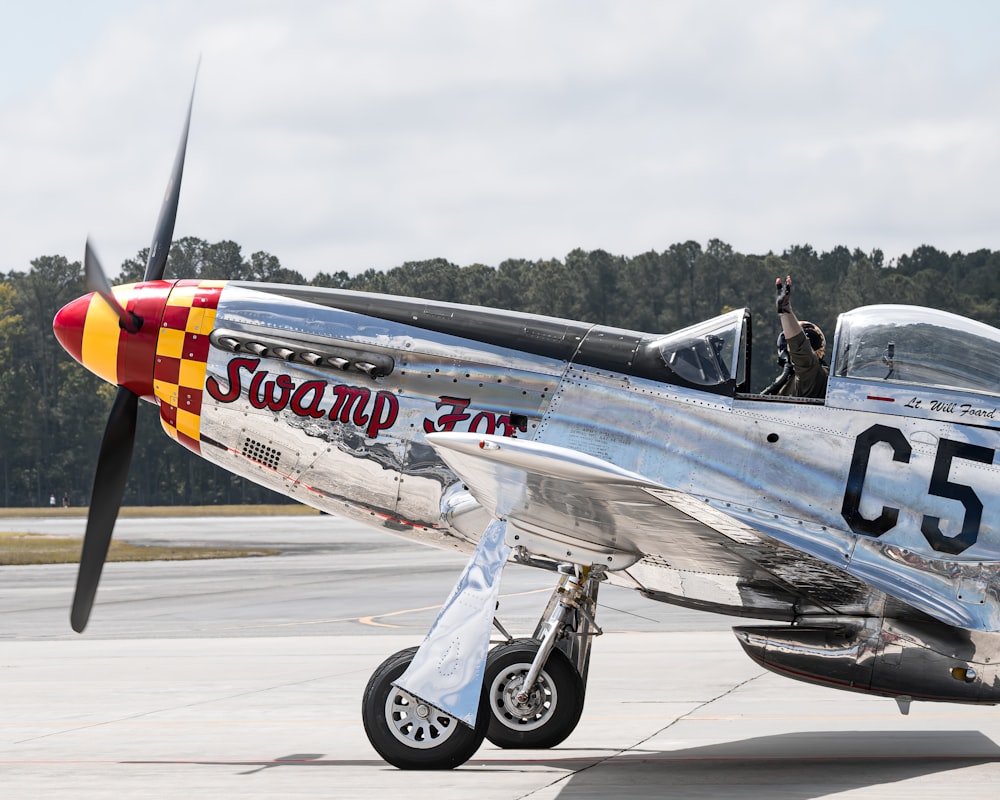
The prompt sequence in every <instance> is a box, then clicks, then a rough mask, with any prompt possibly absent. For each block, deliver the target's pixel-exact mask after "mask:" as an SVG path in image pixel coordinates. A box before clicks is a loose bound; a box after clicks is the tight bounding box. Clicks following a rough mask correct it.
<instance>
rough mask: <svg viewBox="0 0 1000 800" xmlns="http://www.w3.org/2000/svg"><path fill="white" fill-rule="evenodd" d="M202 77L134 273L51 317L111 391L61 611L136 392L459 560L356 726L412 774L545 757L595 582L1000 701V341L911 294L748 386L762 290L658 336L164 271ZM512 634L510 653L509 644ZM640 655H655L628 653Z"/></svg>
mask: <svg viewBox="0 0 1000 800" xmlns="http://www.w3.org/2000/svg"><path fill="white" fill-rule="evenodd" d="M193 99H194V94H193V92H192V97H191V101H190V102H189V104H188V109H187V118H186V120H185V123H184V127H183V133H182V137H181V143H180V146H179V148H178V151H177V156H176V159H175V162H174V166H173V170H172V172H171V176H170V181H169V184H168V191H167V194H166V197H165V199H164V201H163V205H162V208H161V210H160V215H159V219H158V221H157V224H156V227H155V231H154V238H153V243H152V247H151V248H150V255H149V261H148V263H147V266H146V271H145V275H144V277H143V280H142V281H140V282H138V283H135V284H130V285H123V286H116V287H111V285H110V283H109V282H108V280H107V278H106V277H105V275H104V272H103V270H102V268H101V266H100V262H99V260H98V258H97V256H96V254H95V252H94V249H93V248H92V247H91V245H90V242H89V240H88V243H87V247H86V251H85V259H84V270H85V277H86V283H87V287H88V289H89V290H90V292H89V293H88V294H86V295H84V296H82V297H80V298H78V299H77V300H74V301H72V302H71V303H69V304H68V305H66V306H65V307H64V308H63V309H62V310H60V311H59V312H58V314H57V315H56V317H55V319H54V322H53V328H54V331H55V334H56V336H57V337H58V339H59V341H60V342H61V344H62V346H63V347H64V348H65V349H66V350H67V351H68V353H69V354H70V355H72V356H73V357H74V358H75V359H76V360H77V361H78V362H80V363H81V364H82V365H83V366H84V367H86V368H87V369H89V370H91V371H92V372H94V373H95V374H97V375H98V376H100V377H101V378H102V379H104V380H106V381H107V382H109V383H110V384H112V385H115V386H116V387H117V394H116V396H115V400H114V404H113V407H112V409H111V412H110V416H109V420H108V424H107V429H106V431H105V434H104V439H103V441H102V444H101V448H100V453H99V455H98V459H97V467H96V473H95V479H94V488H93V493H92V498H91V503H90V511H89V517H88V520H87V529H86V534H85V538H84V546H83V551H82V554H81V562H80V568H79V574H78V578H77V587H76V594H75V596H74V600H73V609H72V613H71V620H72V625H73V628H74V629H75V630H76V631H78V632H82V631H83V630H84V628H85V626H86V624H87V621H88V618H89V615H90V612H91V608H92V606H93V603H94V599H95V595H96V591H97V585H98V581H99V579H100V574H101V570H102V566H103V563H104V560H105V557H106V554H107V548H108V545H109V543H110V539H111V536H112V532H113V528H114V524H115V520H116V518H117V514H118V509H119V507H120V505H121V501H122V496H123V493H124V488H125V484H126V480H127V476H128V469H129V461H130V458H131V452H132V446H133V440H134V435H135V425H136V412H137V406H138V401H139V400H140V399H142V400H145V401H147V402H151V403H154V404H155V405H156V406H158V408H159V412H160V420H161V423H162V426H163V429H164V431H165V432H166V433H167V434H168V435H169V436H170V437H171V438H173V439H174V440H175V441H176V442H177V443H178V444H180V445H181V446H183V447H186V448H187V449H189V450H191V451H193V452H195V453H197V454H199V455H200V456H201V457H202V458H205V459H207V460H208V461H210V462H212V463H214V464H217V465H219V466H221V467H223V468H224V469H227V470H229V471H230V472H232V473H235V474H237V475H241V476H244V477H246V478H248V479H250V480H252V481H255V482H257V483H259V484H262V485H264V486H267V487H269V488H271V489H273V490H275V491H277V492H281V493H283V494H284V495H286V496H288V497H291V498H293V499H295V500H297V501H299V502H301V503H304V504H306V505H308V506H311V507H313V508H316V509H319V510H321V511H324V512H329V513H331V514H335V515H340V516H344V517H347V518H351V519H355V520H359V521H362V522H365V523H368V524H371V525H374V526H376V527H379V528H382V529H384V530H385V531H386V532H388V533H391V534H396V535H400V536H404V537H407V538H409V539H412V540H416V541H418V542H422V543H425V544H428V545H432V546H436V547H441V548H445V549H450V550H457V551H460V552H463V553H466V554H468V563H467V565H466V567H465V569H464V570H463V572H462V573H461V574H460V575H459V576H458V579H457V581H456V584H455V586H454V588H453V589H452V591H451V594H450V595H449V597H448V599H447V601H446V602H445V603H444V605H443V606H442V609H441V612H440V614H439V615H438V617H437V619H436V621H435V622H434V624H433V625H432V627H431V629H430V630H429V631H428V633H427V636H426V638H425V639H424V641H423V643H422V644H421V645H420V646H419V647H413V648H408V649H405V650H402V651H400V652H398V653H395V654H393V655H391V656H390V657H389V658H388V659H386V661H385V662H383V663H382V664H381V665H380V666H379V667H378V668H377V669H376V670H375V671H374V673H373V674H372V676H371V679H370V681H369V683H368V685H367V687H366V689H365V692H364V697H363V708H362V718H363V722H364V727H365V731H366V734H367V736H368V738H369V740H370V742H371V744H372V745H373V747H374V748H375V750H376V751H377V752H378V753H379V754H380V755H381V756H382V757H383V758H384V759H385V760H386V761H388V762H389V763H390V764H393V765H394V766H396V767H398V768H401V769H450V768H454V767H457V766H459V765H461V764H463V763H464V762H465V761H467V760H468V759H469V758H470V757H472V755H473V754H474V753H475V752H476V750H477V749H478V748H479V747H480V745H481V744H482V743H483V741H484V739H488V740H489V741H490V742H492V743H493V744H495V745H497V746H499V747H502V748H551V747H555V746H556V745H558V744H559V743H560V742H562V741H563V740H564V739H565V738H566V737H567V736H569V735H570V733H572V731H573V730H574V728H575V726H576V724H577V723H578V721H579V719H580V717H581V714H582V711H583V705H584V696H585V691H586V686H587V676H588V665H589V659H590V654H591V648H592V645H593V641H594V639H595V638H596V636H597V635H599V634H600V633H601V630H600V628H599V626H598V623H597V597H598V591H599V588H600V586H601V584H602V583H605V582H606V583H608V584H609V585H614V586H619V587H625V588H627V589H631V590H633V591H636V592H638V593H639V594H641V595H642V596H644V597H646V598H648V599H649V600H651V601H657V602H663V603H669V604H675V605H678V606H683V607H687V608H693V609H700V610H703V611H706V612H713V613H721V614H726V615H735V616H741V617H744V618H748V619H751V620H754V621H755V622H754V624H746V625H740V626H738V627H735V628H734V633H735V635H736V637H737V639H738V641H739V643H740V644H741V645H742V647H743V649H744V650H745V652H746V653H747V654H748V655H749V657H750V658H752V659H753V660H754V661H756V662H757V663H759V664H761V665H762V666H764V667H766V668H767V669H769V670H772V671H774V672H775V673H778V674H780V675H784V676H786V677H788V678H793V679H796V680H800V681H806V682H809V683H813V684H818V685H821V686H827V687H831V688H835V689H843V690H849V691H854V692H862V693H867V694H870V695H876V696H880V697H886V698H893V699H895V700H896V701H897V702H898V704H899V707H900V710H901V711H902V712H903V713H906V712H907V711H908V710H909V704H910V703H911V702H912V701H914V700H917V701H938V702H952V703H973V704H996V703H997V702H998V701H1000V668H998V664H1000V480H998V478H1000V474H998V467H997V464H996V452H997V448H998V446H1000V434H998V429H1000V411H998V408H1000V387H998V376H1000V355H998V354H1000V330H997V329H996V328H993V327H990V326H988V325H985V324H982V323H979V322H975V321H973V320H970V319H966V318H963V317H961V316H957V315H954V314H950V313H946V312H943V311H939V310H934V309H930V308H920V307H914V306H902V305H877V306H866V307H862V308H858V309H854V310H851V311H847V312H846V313H844V314H842V315H841V316H840V318H839V320H838V323H837V329H836V334H835V337H834V342H833V347H832V351H831V369H830V374H829V381H828V387H827V391H826V393H825V396H824V397H821V398H817V399H801V398H786V397H780V396H774V395H770V394H762V393H755V392H753V391H752V390H751V380H750V341H751V337H750V334H751V325H752V316H751V313H750V311H749V310H747V309H739V310H735V311H730V312H727V313H723V314H721V315H720V316H717V317H715V318H713V319H709V320H706V321H704V322H701V323H698V324H696V325H692V326H690V327H687V328H684V329H683V330H679V331H673V332H668V333H661V332H652V333H650V332H643V331H633V330H625V329H618V328H613V327H607V326H603V325H595V324H590V323H586V322H578V321H572V320H565V319H556V318H550V317H546V316H539V315H530V314H522V313H515V312H512V311H505V310H498V309H491V308H484V307H476V306H469V305H460V304H453V303H444V302H437V301H434V300H425V299H418V298H410V297H394V296H386V295H379V294H367V293H361V292H353V291H346V290H334V289H322V288H315V287H310V286H288V285H277V284H266V283H251V282H240V281H229V282H225V281H206V280H184V279H183V278H182V279H179V280H165V279H164V270H165V266H166V258H167V252H168V250H169V247H170V242H171V238H172V235H173V227H174V221H175V218H176V213H177V207H178V201H179V193H180V184H181V177H182V174H183V168H184V159H185V151H186V148H187V139H188V131H189V129H190V122H191V109H192V105H193ZM508 563H520V564H526V565H529V566H531V567H536V568H539V569H541V570H547V571H549V572H550V573H551V577H552V583H553V587H554V588H553V592H552V595H551V598H550V600H549V602H548V604H547V606H546V608H545V611H544V612H543V613H542V615H541V616H540V618H539V620H538V622H537V625H536V627H535V629H534V632H533V634H532V635H531V636H530V637H527V638H514V637H512V636H511V635H510V634H509V633H507V632H506V629H505V628H504V627H503V625H502V623H501V622H500V621H499V620H496V619H495V610H496V606H497V596H498V591H499V584H500V579H501V576H502V574H503V570H504V568H505V565H506V564H508ZM494 628H496V629H498V630H499V631H500V632H501V633H502V634H503V641H502V642H500V643H499V644H496V645H495V646H491V634H492V631H493V630H494ZM637 668H641V665H637Z"/></svg>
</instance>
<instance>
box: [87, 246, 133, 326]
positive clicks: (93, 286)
mask: <svg viewBox="0 0 1000 800" xmlns="http://www.w3.org/2000/svg"><path fill="white" fill-rule="evenodd" d="M83 283H84V285H85V286H86V287H87V289H88V290H89V291H91V292H95V293H96V294H99V295H100V296H101V298H102V299H103V300H104V302H105V303H107V304H108V306H109V307H110V308H111V310H112V311H114V312H115V313H116V314H117V315H118V320H119V322H120V324H121V326H122V327H123V328H124V329H125V330H127V331H128V332H129V333H135V332H136V331H137V330H139V328H141V327H142V319H141V318H140V317H139V316H137V315H136V314H133V313H132V312H131V311H126V310H125V307H124V306H123V305H122V304H121V303H119V302H118V299H117V298H116V297H115V295H114V293H113V292H112V291H111V284H110V283H109V282H108V276H107V275H105V274H104V269H103V268H102V267H101V261H100V259H99V258H98V257H97V253H95V252H94V248H93V247H92V246H91V244H90V238H89V237H88V238H87V247H86V250H85V252H84V256H83Z"/></svg>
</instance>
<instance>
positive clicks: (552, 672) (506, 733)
mask: <svg viewBox="0 0 1000 800" xmlns="http://www.w3.org/2000/svg"><path fill="white" fill-rule="evenodd" d="M559 571H560V572H561V573H562V576H561V578H560V581H559V585H558V586H557V587H556V589H555V591H554V592H553V593H552V597H551V598H549V603H548V605H547V606H546V608H545V612H544V614H543V615H542V620H541V621H540V622H539V624H538V627H537V628H536V629H535V638H533V639H518V640H513V641H510V642H506V643H505V644H501V645H498V646H497V647H495V648H493V650H491V651H490V654H489V657H488V658H487V659H486V675H485V678H484V681H483V694H484V699H485V700H486V702H487V703H488V705H489V711H490V724H489V728H488V730H487V732H486V738H487V739H489V740H490V742H491V743H493V744H495V745H496V746H497V747H503V748H536V749H541V748H547V747H555V746H556V745H557V744H559V743H560V742H562V741H563V740H564V739H565V738H566V737H567V736H569V735H570V734H571V733H572V732H573V730H574V729H575V728H576V725H577V723H578V722H579V721H580V715H581V714H582V713H583V700H584V695H585V694H586V681H587V671H588V667H589V665H590V645H591V641H592V639H593V637H594V636H595V635H599V634H600V633H601V630H600V628H598V627H597V623H596V622H595V621H594V611H595V610H596V608H597V589H598V587H599V585H600V581H601V580H603V574H601V573H598V572H597V571H595V570H591V569H583V570H579V571H578V570H577V569H576V568H575V567H573V566H572V565H570V564H565V565H562V566H560V568H559Z"/></svg>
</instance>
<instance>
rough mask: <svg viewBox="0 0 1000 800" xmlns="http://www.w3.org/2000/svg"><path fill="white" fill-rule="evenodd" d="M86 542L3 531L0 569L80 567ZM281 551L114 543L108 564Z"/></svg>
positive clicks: (267, 554)
mask: <svg viewBox="0 0 1000 800" xmlns="http://www.w3.org/2000/svg"><path fill="white" fill-rule="evenodd" d="M82 544H83V540H82V539H77V538H74V537H69V536H50V535H48V534H44V533H18V532H12V533H3V532H0V566H4V567H10V566H24V565H27V564H76V563H77V562H78V561H79V560H80V549H81V547H82ZM280 554H281V551H280V550H273V549H269V548H262V547H206V546H195V545H191V546H180V547H164V546H159V545H138V544H130V543H129V542H122V541H112V542H111V549H110V550H109V551H108V561H191V560H196V559H203V558H248V557H251V556H276V555H280Z"/></svg>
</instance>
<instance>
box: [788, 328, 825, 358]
mask: <svg viewBox="0 0 1000 800" xmlns="http://www.w3.org/2000/svg"><path fill="white" fill-rule="evenodd" d="M801 325H802V332H803V333H805V335H806V338H807V339H808V340H809V344H811V345H812V349H813V350H815V351H816V353H817V354H818V355H819V357H820V358H822V357H823V352H824V351H825V350H826V337H825V336H824V335H823V331H822V330H820V327H819V325H816V324H814V323H812V322H802V323H801ZM777 345H778V362H779V363H781V364H784V363H785V362H786V361H787V360H788V342H786V341H785V334H784V333H779V334H778V342H777Z"/></svg>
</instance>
